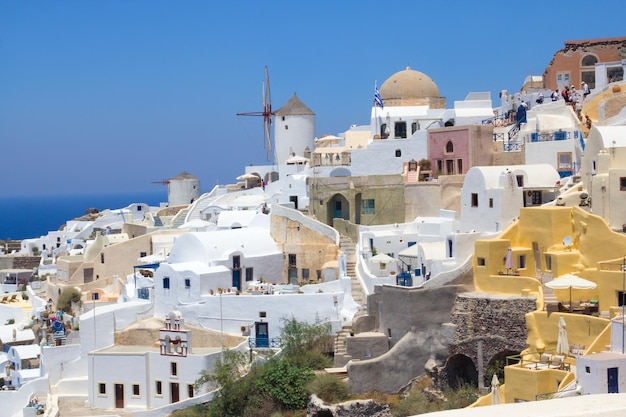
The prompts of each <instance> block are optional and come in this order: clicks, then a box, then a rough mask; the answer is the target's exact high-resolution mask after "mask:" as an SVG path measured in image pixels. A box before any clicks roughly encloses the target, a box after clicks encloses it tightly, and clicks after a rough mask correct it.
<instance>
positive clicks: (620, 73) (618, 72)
mask: <svg viewBox="0 0 626 417" xmlns="http://www.w3.org/2000/svg"><path fill="white" fill-rule="evenodd" d="M606 78H607V79H608V80H609V82H617V81H623V80H624V68H622V67H610V68H607V69H606Z"/></svg>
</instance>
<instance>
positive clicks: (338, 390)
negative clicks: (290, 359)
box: [307, 373, 350, 403]
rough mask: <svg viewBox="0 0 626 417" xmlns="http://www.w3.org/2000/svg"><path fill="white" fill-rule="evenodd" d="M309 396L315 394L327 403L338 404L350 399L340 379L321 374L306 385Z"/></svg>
mask: <svg viewBox="0 0 626 417" xmlns="http://www.w3.org/2000/svg"><path fill="white" fill-rule="evenodd" d="M307 390H308V392H309V394H315V395H317V396H318V397H319V398H321V399H322V400H323V401H326V402H327V403H339V402H343V401H346V400H347V399H348V398H350V395H349V394H348V385H347V384H346V382H345V381H344V380H342V379H341V378H339V377H337V376H335V375H331V374H327V373H323V374H319V375H316V377H315V379H314V380H313V381H311V382H310V383H309V384H308V385H307Z"/></svg>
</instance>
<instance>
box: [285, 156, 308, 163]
mask: <svg viewBox="0 0 626 417" xmlns="http://www.w3.org/2000/svg"><path fill="white" fill-rule="evenodd" d="M307 162H309V158H305V157H304V156H300V155H294V156H292V157H290V158H288V159H287V160H286V161H285V163H286V164H287V165H303V164H306V163H307Z"/></svg>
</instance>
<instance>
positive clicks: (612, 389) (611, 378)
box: [606, 368, 619, 394]
mask: <svg viewBox="0 0 626 417" xmlns="http://www.w3.org/2000/svg"><path fill="white" fill-rule="evenodd" d="M606 374H607V375H606V376H607V385H608V386H609V391H608V392H609V394H617V393H619V386H618V379H617V368H609V369H607V370H606Z"/></svg>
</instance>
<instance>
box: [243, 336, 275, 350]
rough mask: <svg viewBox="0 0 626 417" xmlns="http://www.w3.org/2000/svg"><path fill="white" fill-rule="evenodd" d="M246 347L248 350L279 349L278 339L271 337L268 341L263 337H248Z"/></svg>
mask: <svg viewBox="0 0 626 417" xmlns="http://www.w3.org/2000/svg"><path fill="white" fill-rule="evenodd" d="M248 346H249V347H250V349H258V348H266V349H280V337H272V338H269V339H268V338H263V337H256V338H255V337H249V338H248Z"/></svg>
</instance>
